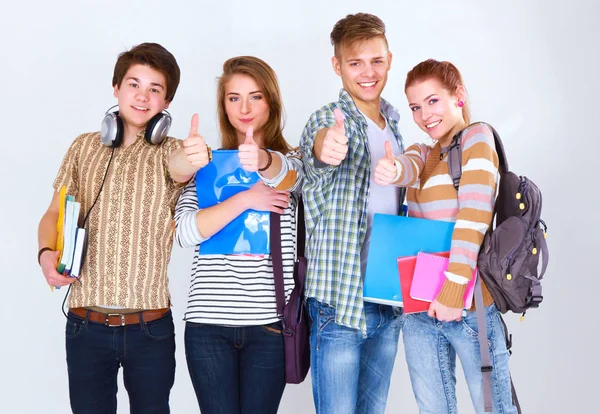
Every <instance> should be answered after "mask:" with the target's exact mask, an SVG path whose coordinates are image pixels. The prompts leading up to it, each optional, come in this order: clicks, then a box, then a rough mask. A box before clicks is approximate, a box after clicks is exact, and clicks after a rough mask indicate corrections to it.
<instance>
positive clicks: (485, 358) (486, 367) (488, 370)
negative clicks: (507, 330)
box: [475, 275, 494, 413]
mask: <svg viewBox="0 0 600 414" xmlns="http://www.w3.org/2000/svg"><path fill="white" fill-rule="evenodd" d="M475 312H476V314H477V331H478V335H477V336H478V337H479V354H480V355H481V376H482V379H483V406H484V409H485V412H486V413H489V412H492V410H493V407H492V370H493V369H494V367H493V366H492V362H491V360H490V351H489V347H488V339H487V338H488V335H487V323H486V318H485V307H484V305H483V293H482V291H481V277H480V276H479V275H477V280H476V281H475Z"/></svg>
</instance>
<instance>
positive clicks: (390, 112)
mask: <svg viewBox="0 0 600 414" xmlns="http://www.w3.org/2000/svg"><path fill="white" fill-rule="evenodd" d="M379 99H380V102H381V113H383V115H384V116H385V117H386V118H387V119H390V120H392V121H395V122H399V121H400V113H399V112H398V111H397V110H396V108H394V107H393V106H392V105H391V104H390V103H389V102H388V101H386V100H385V99H383V98H379ZM340 102H341V103H342V106H343V107H344V109H345V110H346V111H347V112H348V113H349V115H350V116H351V117H353V118H355V119H359V120H360V121H361V122H362V123H364V124H366V121H365V119H364V116H363V114H362V113H361V112H360V111H359V110H358V107H357V106H356V104H355V103H354V99H352V96H350V94H349V93H348V92H347V91H346V90H345V89H344V88H342V89H340Z"/></svg>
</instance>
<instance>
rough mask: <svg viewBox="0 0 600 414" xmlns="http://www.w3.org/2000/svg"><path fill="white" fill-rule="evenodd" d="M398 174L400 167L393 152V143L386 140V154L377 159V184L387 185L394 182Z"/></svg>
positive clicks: (375, 179)
mask: <svg viewBox="0 0 600 414" xmlns="http://www.w3.org/2000/svg"><path fill="white" fill-rule="evenodd" d="M397 174H398V167H397V166H396V161H395V159H394V153H393V152H392V144H390V141H385V156H384V157H383V158H381V159H380V160H379V161H377V165H376V166H375V177H374V181H375V184H378V185H382V186H386V185H390V184H391V183H393V182H394V179H395V178H396V175H397Z"/></svg>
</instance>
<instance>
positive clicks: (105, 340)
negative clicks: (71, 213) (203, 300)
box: [38, 43, 210, 414]
mask: <svg viewBox="0 0 600 414" xmlns="http://www.w3.org/2000/svg"><path fill="white" fill-rule="evenodd" d="M179 77H180V71H179V66H178V65H177V61H176V60H175V58H174V57H173V55H172V54H171V53H170V52H169V51H167V50H166V49H165V48H164V47H162V46H161V45H159V44H156V43H143V44H140V45H138V46H136V47H134V48H133V49H131V50H129V51H127V52H124V53H122V54H120V55H119V58H118V59H117V62H116V65H115V68H114V75H113V80H112V84H113V88H114V96H115V97H116V98H117V100H118V107H119V111H118V112H110V110H109V112H108V113H107V114H106V116H105V118H104V120H103V121H102V126H101V131H99V132H93V133H86V134H82V135H80V136H79V137H77V138H76V139H75V141H74V142H73V143H72V144H71V146H70V148H69V150H68V151H67V153H66V155H65V157H64V160H63V162H62V165H61V166H60V170H59V172H58V175H57V177H56V179H55V181H54V185H53V186H54V189H55V190H56V191H55V193H54V196H53V198H52V202H51V204H50V207H49V208H48V210H47V211H46V213H45V214H44V216H43V217H42V219H41V221H40V225H39V229H38V240H39V249H40V250H39V253H38V262H39V264H40V266H41V268H42V272H43V274H44V276H45V278H46V281H47V282H48V284H49V285H50V286H57V287H60V286H66V285H70V286H69V289H70V293H71V295H70V296H69V301H68V307H69V314H68V317H67V326H66V353H67V367H68V374H69V394H70V402H71V408H72V410H73V412H74V413H83V412H85V413H116V409H117V401H116V393H117V373H118V370H119V367H120V366H122V367H123V379H124V383H125V387H126V389H127V391H128V393H129V401H130V407H131V413H132V414H133V413H150V412H152V413H168V412H169V393H170V390H171V387H172V386H173V382H174V379H175V334H174V326H173V318H172V315H171V312H170V309H169V307H170V296H169V290H168V278H167V266H168V264H169V258H170V254H171V246H172V241H173V233H174V226H173V212H174V209H175V204H176V202H177V199H178V197H179V193H180V189H181V188H182V187H183V184H184V183H186V182H187V181H188V180H189V179H190V178H191V176H192V175H193V174H194V173H195V172H196V170H198V169H200V168H202V167H203V166H205V165H206V164H207V163H208V158H209V151H210V150H209V148H208V147H207V146H206V144H205V142H204V139H203V138H202V137H201V136H200V135H199V134H198V132H197V127H198V125H197V124H198V120H197V119H198V118H197V116H196V115H195V116H194V117H193V118H192V130H191V131H190V135H189V137H188V138H187V139H185V140H184V141H180V140H177V139H175V138H171V137H167V136H166V135H167V132H168V128H169V126H170V124H171V117H170V115H169V114H168V112H166V111H165V110H166V109H167V108H168V107H169V104H170V103H171V101H172V99H173V97H174V96H175V92H176V90H177V86H178V85H179ZM111 109H112V108H111ZM62 186H65V187H66V189H67V194H69V195H72V196H74V197H75V199H76V200H77V201H78V202H79V203H81V212H82V213H81V215H80V217H79V218H80V220H79V224H80V226H82V227H85V228H86V234H87V252H86V254H85V258H84V260H85V262H84V266H83V268H82V270H81V273H80V278H79V279H75V278H71V277H66V276H63V275H61V274H59V273H58V272H57V271H56V267H57V262H58V259H59V256H60V252H58V251H55V247H54V246H56V239H57V230H56V222H57V219H58V213H59V193H58V191H59V190H60V188H61V187H62ZM76 280H78V282H77V283H73V282H75V281H76Z"/></svg>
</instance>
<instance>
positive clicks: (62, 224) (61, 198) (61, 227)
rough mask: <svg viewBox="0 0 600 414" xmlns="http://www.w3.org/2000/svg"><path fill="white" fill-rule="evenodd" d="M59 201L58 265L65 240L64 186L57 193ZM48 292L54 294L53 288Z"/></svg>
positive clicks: (65, 199)
mask: <svg viewBox="0 0 600 414" xmlns="http://www.w3.org/2000/svg"><path fill="white" fill-rule="evenodd" d="M58 196H59V200H58V204H59V208H58V220H57V221H56V232H57V237H56V249H55V250H58V251H59V252H60V257H59V258H58V263H60V261H61V259H62V251H63V243H64V240H65V206H66V204H67V187H65V186H64V185H63V186H62V187H61V188H60V191H59V192H58ZM57 270H58V269H57ZM50 290H51V291H52V292H54V286H50Z"/></svg>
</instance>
